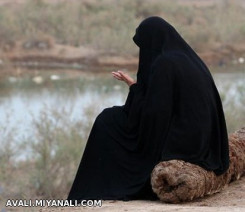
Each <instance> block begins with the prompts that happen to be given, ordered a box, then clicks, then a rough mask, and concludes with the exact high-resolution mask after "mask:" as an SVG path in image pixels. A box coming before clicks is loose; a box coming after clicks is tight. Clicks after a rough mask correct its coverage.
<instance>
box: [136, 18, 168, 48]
mask: <svg viewBox="0 0 245 212" xmlns="http://www.w3.org/2000/svg"><path fill="white" fill-rule="evenodd" d="M167 28H168V24H167V22H166V21H164V20H163V19H162V18H160V17H156V16H153V17H149V18H146V19H145V20H143V21H142V22H141V23H140V25H139V26H138V27H137V28H136V32H135V35H134V36H133V41H134V42H135V44H136V45H137V46H138V47H139V48H147V49H148V50H150V49H154V50H161V49H162V47H163V43H164V31H167Z"/></svg>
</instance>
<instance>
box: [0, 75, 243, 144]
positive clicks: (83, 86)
mask: <svg viewBox="0 0 245 212" xmlns="http://www.w3.org/2000/svg"><path fill="white" fill-rule="evenodd" d="M41 73H42V72H41V71H40V72H38V74H35V75H33V74H26V75H23V76H22V77H18V78H16V77H13V76H7V77H4V78H2V80H1V81H0V88H1V89H0V127H6V128H8V129H12V128H15V138H16V140H18V139H19V140H21V138H23V137H25V136H28V135H30V134H31V133H32V120H33V118H38V116H39V114H40V113H41V111H43V110H45V108H52V109H55V110H57V111H62V110H66V111H70V117H71V118H72V119H74V120H76V119H80V120H81V119H83V116H84V110H85V108H87V107H94V108H95V110H96V112H95V114H96V113H97V114H98V113H99V112H100V111H101V110H102V109H103V108H106V107H111V106H113V105H123V104H124V102H125V99H126V96H127V93H128V86H127V85H126V84H124V83H123V82H120V81H118V80H115V79H113V77H112V76H111V75H110V73H104V74H84V73H80V74H79V73H76V74H68V73H69V72H67V73H59V72H57V73H56V74H54V72H48V71H44V72H43V73H42V74H41ZM213 76H214V79H215V82H216V86H217V88H218V90H219V92H220V95H221V98H222V101H223V107H224V110H225V113H226V115H227V117H226V118H227V124H228V130H229V131H233V130H234V129H237V128H239V127H241V126H242V125H243V124H245V123H244V121H245V114H244V112H245V111H244V105H245V97H244V95H245V77H244V73H234V72H233V73H215V74H213ZM93 118H94V117H93Z"/></svg>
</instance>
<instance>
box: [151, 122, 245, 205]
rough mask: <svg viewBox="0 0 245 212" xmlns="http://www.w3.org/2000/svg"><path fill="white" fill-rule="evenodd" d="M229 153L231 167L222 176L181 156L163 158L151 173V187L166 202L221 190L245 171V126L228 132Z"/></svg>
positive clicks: (180, 200) (188, 198) (192, 197)
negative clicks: (170, 158)
mask: <svg viewBox="0 0 245 212" xmlns="http://www.w3.org/2000/svg"><path fill="white" fill-rule="evenodd" d="M229 156H230V166H229V169H228V170H227V171H226V172H225V173H224V174H222V175H219V176H217V175H215V173H214V172H212V171H207V170H205V169H203V168H201V167H200V166H198V165H195V164H191V163H188V162H184V161H182V160H169V161H163V162H160V163H158V164H157V165H156V166H155V167H154V169H153V171H152V173H151V186H152V190H153V191H154V192H155V193H156V194H157V196H158V197H159V199H160V200H161V201H163V202H167V203H179V202H185V201H190V200H193V199H196V198H200V197H203V196H206V195H210V194H214V193H216V192H220V191H221V190H222V189H223V188H225V187H226V186H227V185H228V184H229V183H230V182H232V181H234V180H237V179H239V178H240V177H242V176H243V175H245V127H244V128H242V129H240V130H238V131H236V132H235V133H232V134H230V135H229Z"/></svg>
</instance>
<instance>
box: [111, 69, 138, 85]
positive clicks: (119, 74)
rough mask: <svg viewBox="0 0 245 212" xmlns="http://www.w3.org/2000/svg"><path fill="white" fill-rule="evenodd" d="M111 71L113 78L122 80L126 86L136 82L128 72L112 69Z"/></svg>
mask: <svg viewBox="0 0 245 212" xmlns="http://www.w3.org/2000/svg"><path fill="white" fill-rule="evenodd" d="M111 73H112V75H113V77H114V78H116V79H118V80H121V81H124V82H125V83H127V84H128V86H131V85H132V84H134V83H136V82H135V81H134V79H133V78H132V77H130V76H129V75H128V74H126V73H124V72H122V71H113V72H111Z"/></svg>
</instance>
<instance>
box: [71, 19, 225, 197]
mask: <svg viewBox="0 0 245 212" xmlns="http://www.w3.org/2000/svg"><path fill="white" fill-rule="evenodd" d="M133 40H134V42H135V43H136V45H138V47H139V49H140V53H139V66H138V72H137V83H136V84H133V85H131V86H130V88H129V93H128V96H127V99H126V102H125V104H124V105H122V106H113V107H110V108H105V109H104V110H103V111H102V112H101V113H100V114H99V115H98V116H97V117H96V119H95V122H94V124H93V127H92V130H91V132H90V136H89V138H88V141H87V144H86V147H85V151H84V154H83V157H82V160H81V162H80V165H79V167H78V171H77V174H76V177H75V180H74V182H73V185H72V188H71V190H70V193H69V195H68V198H67V199H69V200H75V199H76V200H82V199H118V200H132V199H152V200H154V199H157V197H156V195H155V194H154V193H153V192H152V190H151V185H150V175H151V171H152V169H153V168H154V166H155V165H157V163H159V162H160V161H165V160H171V159H181V160H185V161H188V162H191V163H194V164H197V165H200V166H201V167H203V168H205V169H207V170H213V171H214V172H215V173H216V174H217V175H219V174H222V173H224V172H225V171H226V170H227V169H228V167H229V150H228V136H227V130H226V123H225V117H224V113H223V108H222V103H221V99H220V96H219V93H218V91H217V89H216V86H215V83H214V80H213V78H212V75H211V74H210V72H209V70H208V68H207V66H206V65H205V64H204V63H203V61H202V60H201V59H200V58H199V57H198V55H197V54H196V53H195V52H194V51H193V50H192V48H191V47H190V46H189V45H188V44H187V43H186V42H185V41H184V40H183V38H182V37H181V36H180V35H179V34H178V33H177V31H176V30H175V29H174V28H173V27H172V26H171V25H170V24H168V23H167V22H166V21H164V20H163V19H162V18H160V17H149V18H147V19H145V20H144V21H143V22H142V23H141V24H140V25H139V26H138V28H137V29H136V34H135V36H134V37H133Z"/></svg>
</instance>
